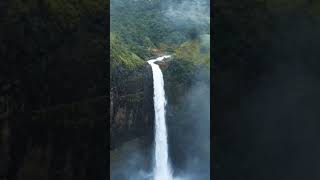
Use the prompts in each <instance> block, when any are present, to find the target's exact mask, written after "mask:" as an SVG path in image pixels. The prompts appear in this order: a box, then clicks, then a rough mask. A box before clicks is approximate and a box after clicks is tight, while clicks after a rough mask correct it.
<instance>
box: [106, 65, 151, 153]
mask: <svg viewBox="0 0 320 180" xmlns="http://www.w3.org/2000/svg"><path fill="white" fill-rule="evenodd" d="M111 79H112V80H111V84H110V86H111V91H110V138H111V139H110V147H111V149H113V148H115V147H117V146H119V145H120V144H122V143H124V142H125V141H128V140H131V139H133V138H136V137H139V136H148V137H150V138H152V132H153V124H154V123H153V119H154V109H153V79H152V70H151V67H150V66H149V65H148V64H147V63H145V64H144V65H142V66H140V67H138V68H136V69H134V70H128V69H126V68H125V67H123V66H118V67H116V68H115V69H114V70H113V71H112V74H111Z"/></svg>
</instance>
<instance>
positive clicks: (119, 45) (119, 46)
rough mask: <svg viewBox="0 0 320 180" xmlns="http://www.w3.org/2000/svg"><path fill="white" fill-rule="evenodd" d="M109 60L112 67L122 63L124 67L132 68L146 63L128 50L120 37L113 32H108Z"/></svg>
mask: <svg viewBox="0 0 320 180" xmlns="http://www.w3.org/2000/svg"><path fill="white" fill-rule="evenodd" d="M110 60H111V68H114V66H115V65H124V66H125V67H126V68H129V69H134V68H137V67H140V66H142V65H144V64H145V63H146V62H145V61H143V60H142V59H141V58H140V57H138V56H137V55H136V54H134V53H132V52H130V51H129V50H128V47H127V46H126V45H125V44H124V43H123V42H122V41H121V39H120V37H119V36H118V35H117V34H115V33H113V32H111V33H110Z"/></svg>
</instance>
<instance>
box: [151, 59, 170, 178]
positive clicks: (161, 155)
mask: <svg viewBox="0 0 320 180" xmlns="http://www.w3.org/2000/svg"><path fill="white" fill-rule="evenodd" d="M168 57H170V56H161V57H158V58H156V59H151V60H149V61H148V63H149V64H150V65H151V68H152V74H153V88H154V97H153V100H154V110H155V139H154V143H155V149H154V160H155V162H154V168H153V173H154V178H153V180H172V179H173V178H172V171H171V167H170V162H169V155H168V142H167V127H166V118H165V113H166V112H165V106H166V99H165V91H164V81H163V75H162V72H161V69H160V67H159V66H158V65H157V64H155V63H154V62H155V61H162V60H163V59H164V58H168Z"/></svg>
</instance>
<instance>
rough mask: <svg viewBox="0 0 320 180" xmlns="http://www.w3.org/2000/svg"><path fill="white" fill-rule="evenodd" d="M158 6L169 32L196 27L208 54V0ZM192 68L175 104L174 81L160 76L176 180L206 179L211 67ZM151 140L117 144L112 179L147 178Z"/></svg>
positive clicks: (208, 154)
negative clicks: (132, 145)
mask: <svg viewBox="0 0 320 180" xmlns="http://www.w3.org/2000/svg"><path fill="white" fill-rule="evenodd" d="M140 1H141V2H142V0H140ZM143 2H145V3H147V2H148V1H147V0H146V1H143ZM159 8H160V9H161V10H160V11H161V14H162V15H163V17H162V18H163V20H164V21H163V22H165V23H166V24H164V26H169V27H170V28H169V29H172V31H173V32H177V31H178V32H179V33H180V32H182V33H181V34H187V36H188V32H189V31H193V32H196V34H197V36H196V38H197V39H198V40H200V46H201V51H202V53H203V54H205V53H208V54H209V51H210V27H209V26H210V1H209V0H198V1H197V0H184V1H178V0H176V1H161V6H160V7H159ZM174 35H175V34H174ZM168 36H169V34H168ZM184 40H186V41H189V40H191V38H190V37H186V38H185V39H184ZM179 43H183V42H179ZM179 43H178V44H179ZM204 61H205V60H204V59H200V60H199V62H201V63H203V62H204ZM169 68H170V66H169ZM196 68H197V70H196V71H195V73H194V74H193V75H192V76H191V77H192V79H191V80H190V82H191V84H190V85H188V88H186V89H185V90H184V94H183V95H181V97H179V99H180V100H179V102H178V103H177V104H176V103H173V102H172V97H171V96H170V92H169V91H175V89H174V87H173V89H170V88H172V87H168V86H170V85H168V84H169V82H166V80H165V82H164V86H165V89H166V95H167V97H166V98H167V101H168V104H167V107H166V111H167V113H166V123H167V129H168V146H169V157H170V161H171V165H172V167H173V175H174V180H208V179H210V70H209V67H208V66H207V65H203V66H199V67H196ZM163 73H165V72H163ZM136 144H140V143H136ZM138 146H140V145H138ZM153 146H154V144H153V143H150V144H148V145H146V146H140V148H136V149H134V150H132V149H131V148H129V147H120V148H119V149H126V150H125V153H124V154H126V156H125V157H123V158H121V159H123V160H122V161H120V162H121V163H120V164H119V165H116V166H114V167H113V169H112V170H111V174H112V176H111V179H112V180H120V179H121V180H151V179H152V178H153V175H152V167H153V156H154V155H153V150H154V149H153V148H154V147H153ZM142 147H143V148H142ZM122 154H123V153H122Z"/></svg>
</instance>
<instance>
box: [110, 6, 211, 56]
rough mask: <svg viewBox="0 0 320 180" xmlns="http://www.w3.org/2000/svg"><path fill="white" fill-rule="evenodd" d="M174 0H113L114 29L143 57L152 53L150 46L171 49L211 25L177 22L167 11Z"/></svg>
mask: <svg viewBox="0 0 320 180" xmlns="http://www.w3.org/2000/svg"><path fill="white" fill-rule="evenodd" d="M173 2H175V1H173ZM173 2H168V3H167V4H166V2H164V1H158V0H152V1H143V0H137V1H132V0H121V1H117V0H113V1H111V13H110V21H111V24H110V29H111V32H115V33H117V34H118V35H119V36H120V37H121V38H122V39H123V41H124V43H126V44H127V45H128V47H129V49H130V50H131V51H132V52H134V53H135V54H137V55H138V56H139V57H141V58H146V57H150V56H151V55H152V54H151V53H150V48H160V49H162V50H164V51H169V52H170V51H173V50H174V49H175V48H177V47H178V46H179V45H180V44H181V43H183V42H185V41H188V40H190V39H192V38H197V34H199V31H200V33H202V32H203V31H206V32H208V26H203V27H197V28H195V27H194V25H193V24H192V23H191V22H190V24H187V25H183V26H182V25H179V26H177V25H176V22H175V20H172V19H170V18H169V17H167V16H166V14H165V13H166V11H165V10H166V8H167V7H165V5H168V4H170V3H173ZM205 27H207V28H205ZM203 29H204V30H203Z"/></svg>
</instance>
